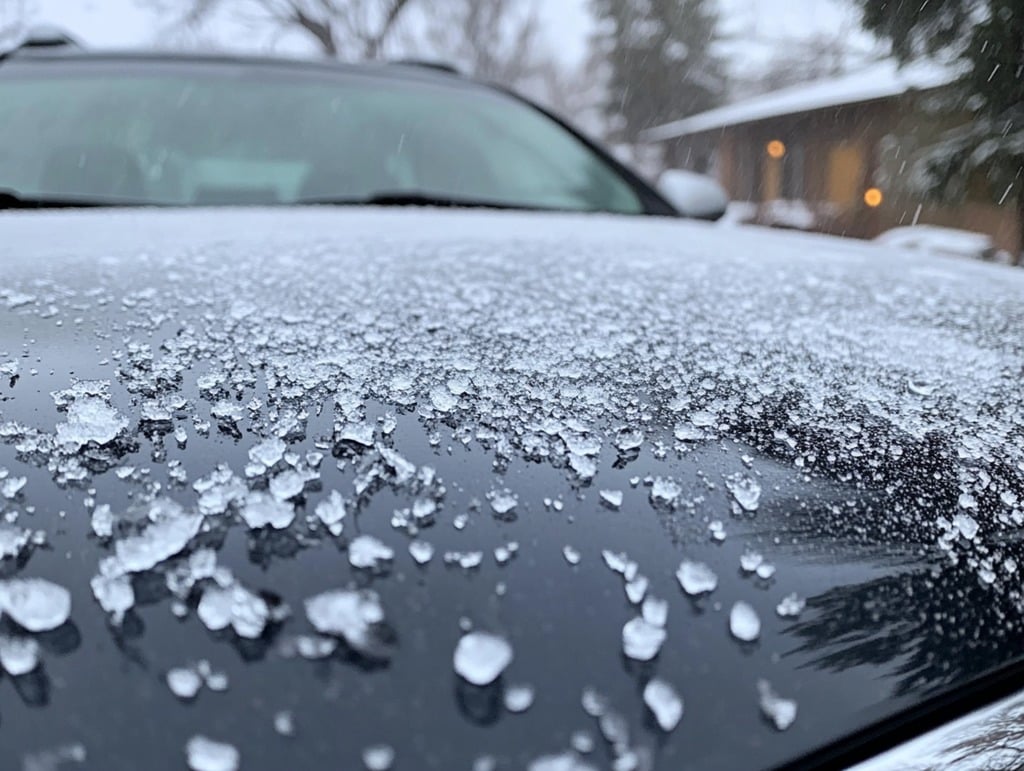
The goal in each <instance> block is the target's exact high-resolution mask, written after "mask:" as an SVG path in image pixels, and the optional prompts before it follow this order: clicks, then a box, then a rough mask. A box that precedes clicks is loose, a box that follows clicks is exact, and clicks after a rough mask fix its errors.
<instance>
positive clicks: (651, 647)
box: [622, 616, 667, 661]
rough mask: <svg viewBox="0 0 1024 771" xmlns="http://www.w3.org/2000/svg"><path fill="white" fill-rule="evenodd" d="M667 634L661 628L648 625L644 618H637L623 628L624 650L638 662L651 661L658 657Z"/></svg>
mask: <svg viewBox="0 0 1024 771" xmlns="http://www.w3.org/2000/svg"><path fill="white" fill-rule="evenodd" d="M666 637H667V634H666V633H665V630H664V629H662V628H661V627H660V626H655V625H654V624H651V623H648V622H647V621H646V620H645V619H644V617H643V616H637V617H636V618H634V619H631V620H629V621H627V622H626V625H625V626H624V627H622V650H623V652H624V653H625V654H626V656H628V657H629V658H631V659H635V660H636V661H650V660H651V659H653V658H654V657H655V656H657V655H658V651H660V650H661V646H662V644H663V643H664V642H665V638H666Z"/></svg>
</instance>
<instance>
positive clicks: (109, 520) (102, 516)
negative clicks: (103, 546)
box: [89, 503, 114, 538]
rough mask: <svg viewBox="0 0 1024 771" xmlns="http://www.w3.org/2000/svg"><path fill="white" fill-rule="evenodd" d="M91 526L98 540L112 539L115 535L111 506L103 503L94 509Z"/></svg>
mask: <svg viewBox="0 0 1024 771" xmlns="http://www.w3.org/2000/svg"><path fill="white" fill-rule="evenodd" d="M89 524H90V525H91V526H92V531H93V533H95V534H96V537H97V538H110V536H112V535H113V534H114V515H113V514H112V513H111V511H110V506H109V505H108V504H106V503H101V504H100V505H99V506H97V507H96V508H95V509H93V510H92V517H91V519H90V523H89Z"/></svg>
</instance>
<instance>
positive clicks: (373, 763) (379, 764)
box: [363, 744, 395, 771]
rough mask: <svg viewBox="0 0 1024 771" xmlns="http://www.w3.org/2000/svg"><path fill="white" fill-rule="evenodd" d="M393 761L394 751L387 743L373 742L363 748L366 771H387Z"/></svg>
mask: <svg viewBox="0 0 1024 771" xmlns="http://www.w3.org/2000/svg"><path fill="white" fill-rule="evenodd" d="M394 762H395V751H394V749H392V748H391V747H390V746H389V745H387V744H375V745H373V746H371V747H367V748H366V749H364V750H363V765H364V766H366V768H367V771H388V770H389V769H390V768H391V766H392V765H394Z"/></svg>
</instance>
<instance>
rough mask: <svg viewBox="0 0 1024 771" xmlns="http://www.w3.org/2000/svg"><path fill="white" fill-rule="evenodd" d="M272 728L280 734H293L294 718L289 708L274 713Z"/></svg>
mask: <svg viewBox="0 0 1024 771" xmlns="http://www.w3.org/2000/svg"><path fill="white" fill-rule="evenodd" d="M274 730H275V731H276V732H277V733H278V734H280V735H281V736H294V735H295V718H294V716H293V715H292V713H291V710H286V709H283V710H281V711H280V712H276V713H274Z"/></svg>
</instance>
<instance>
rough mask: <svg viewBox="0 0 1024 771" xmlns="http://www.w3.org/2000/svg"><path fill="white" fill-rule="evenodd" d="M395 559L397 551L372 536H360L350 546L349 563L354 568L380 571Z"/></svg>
mask: <svg viewBox="0 0 1024 771" xmlns="http://www.w3.org/2000/svg"><path fill="white" fill-rule="evenodd" d="M394 557H395V550H394V549H392V548H391V547H390V546H388V545H387V544H385V543H384V542H383V541H381V540H380V539H379V538H375V537H374V536H372V535H359V536H356V537H355V538H353V539H352V543H350V544H349V545H348V561H349V564H350V565H352V567H354V568H359V569H361V570H373V571H380V570H384V569H385V568H387V566H388V563H390V562H391V560H392V559H394Z"/></svg>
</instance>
